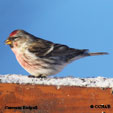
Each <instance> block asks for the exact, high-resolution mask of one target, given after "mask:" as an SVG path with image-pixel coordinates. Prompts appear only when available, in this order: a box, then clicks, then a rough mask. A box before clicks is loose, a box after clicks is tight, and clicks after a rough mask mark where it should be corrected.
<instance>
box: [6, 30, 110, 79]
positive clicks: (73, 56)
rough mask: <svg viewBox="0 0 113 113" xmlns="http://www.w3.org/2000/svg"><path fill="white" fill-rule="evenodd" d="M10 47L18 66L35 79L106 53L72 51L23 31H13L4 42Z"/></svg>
mask: <svg viewBox="0 0 113 113" xmlns="http://www.w3.org/2000/svg"><path fill="white" fill-rule="evenodd" d="M5 43H6V44H7V45H9V46H10V47H11V50H12V51H13V52H14V54H15V56H16V59H17V61H18V62H19V63H20V65H21V66H22V67H23V68H24V69H25V70H26V71H28V72H29V73H30V74H31V75H32V76H35V77H46V76H48V75H54V74H57V73H58V72H60V71H61V70H62V69H63V68H64V67H65V66H66V65H67V64H69V63H71V62H72V61H74V60H77V59H80V58H83V57H86V56H95V55H104V54H108V53H107V52H97V53H89V52H88V49H81V50H80V49H74V48H70V47H68V46H66V45H62V44H56V43H53V42H50V41H47V40H44V39H41V38H38V37H35V36H33V35H32V34H30V33H28V32H26V31H24V30H15V31H13V32H12V33H11V34H10V35H9V37H8V39H7V40H6V42H5Z"/></svg>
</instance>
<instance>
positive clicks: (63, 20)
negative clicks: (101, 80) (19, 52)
mask: <svg viewBox="0 0 113 113" xmlns="http://www.w3.org/2000/svg"><path fill="white" fill-rule="evenodd" d="M15 29H24V30H26V31H27V32H30V33H32V34H33V35H35V36H38V37H40V38H44V39H46V40H50V41H53V42H55V43H61V44H66V45H68V46H70V47H72V48H78V49H89V50H90V51H91V52H109V55H104V56H93V57H87V58H83V59H80V60H77V61H75V62H73V63H71V64H69V65H68V66H67V67H65V68H64V70H63V71H62V72H60V73H58V74H57V75H54V76H57V77H64V76H74V77H97V76H104V77H113V67H112V66H113V1H112V0H32V1H31V0H18V1H16V0H0V74H3V75H4V74H23V75H29V73H27V72H26V71H25V70H24V69H23V68H22V67H21V66H20V65H19V64H18V62H17V61H16V58H15V56H14V54H13V52H12V51H11V50H10V48H9V46H7V45H5V44H4V41H5V40H6V39H7V37H8V36H9V34H10V33H11V32H12V31H13V30H15Z"/></svg>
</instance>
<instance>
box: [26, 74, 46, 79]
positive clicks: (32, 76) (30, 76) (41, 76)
mask: <svg viewBox="0 0 113 113" xmlns="http://www.w3.org/2000/svg"><path fill="white" fill-rule="evenodd" d="M28 77H29V78H47V77H46V76H43V75H41V74H40V75H39V76H34V75H29V76H28Z"/></svg>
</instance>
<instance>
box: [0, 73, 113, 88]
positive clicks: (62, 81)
mask: <svg viewBox="0 0 113 113" xmlns="http://www.w3.org/2000/svg"><path fill="white" fill-rule="evenodd" d="M0 83H18V84H39V85H56V86H80V87H101V88H113V78H104V77H97V78H73V77H65V78H51V77H48V78H43V79H41V78H29V77H28V76H23V75H16V74H13V75H0Z"/></svg>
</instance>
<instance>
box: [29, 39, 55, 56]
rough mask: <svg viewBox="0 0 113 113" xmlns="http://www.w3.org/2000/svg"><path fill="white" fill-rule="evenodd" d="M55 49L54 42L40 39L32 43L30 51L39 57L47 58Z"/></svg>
mask: <svg viewBox="0 0 113 113" xmlns="http://www.w3.org/2000/svg"><path fill="white" fill-rule="evenodd" d="M53 48H54V47H53V43H52V42H50V41H46V40H42V39H40V40H35V41H34V42H32V43H31V45H30V46H29V48H28V50H29V51H30V52H31V53H34V54H36V55H37V56H46V55H47V54H48V53H49V52H51V51H52V50H53Z"/></svg>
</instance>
